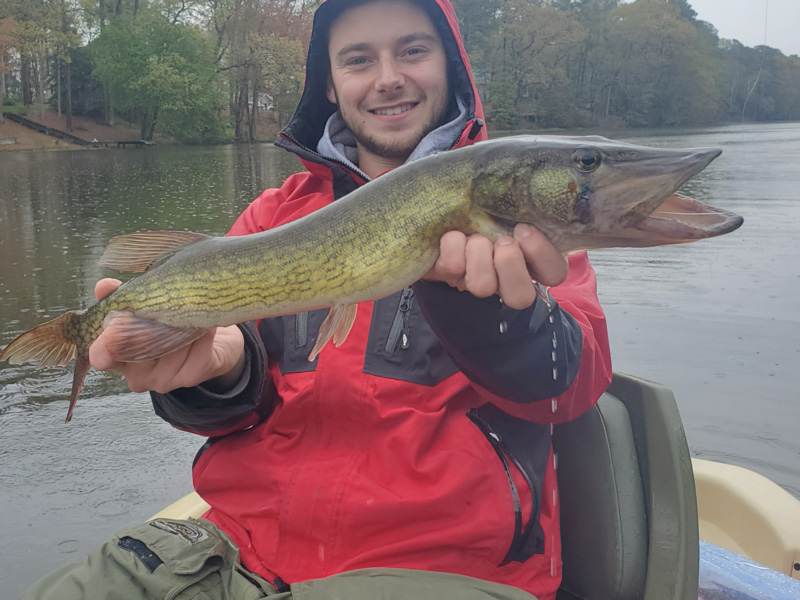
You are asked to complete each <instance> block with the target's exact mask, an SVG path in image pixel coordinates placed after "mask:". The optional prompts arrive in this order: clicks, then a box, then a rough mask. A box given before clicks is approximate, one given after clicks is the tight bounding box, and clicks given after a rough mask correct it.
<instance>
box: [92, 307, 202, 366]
mask: <svg viewBox="0 0 800 600" xmlns="http://www.w3.org/2000/svg"><path fill="white" fill-rule="evenodd" d="M112 319H113V321H114V329H115V335H114V336H112V337H110V338H109V339H107V340H106V346H107V347H108V349H109V350H110V351H111V354H113V355H114V357H115V358H117V359H118V360H121V361H123V362H133V361H137V360H151V359H155V358H159V357H161V356H164V355H165V354H168V353H169V352H172V351H173V350H177V349H178V348H183V347H184V346H187V345H188V344H191V343H192V342H193V341H195V340H196V339H198V338H200V337H202V336H203V335H204V334H205V333H206V331H208V329H198V328H183V327H173V326H172V325H167V324H166V323H161V322H160V321H154V320H153V319H145V318H142V317H139V316H137V315H135V314H133V313H131V312H127V311H112V312H110V313H109V314H108V316H107V317H106V321H105V324H106V326H108V324H109V323H110V322H111V320H112Z"/></svg>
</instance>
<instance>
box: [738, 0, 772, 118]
mask: <svg viewBox="0 0 800 600" xmlns="http://www.w3.org/2000/svg"><path fill="white" fill-rule="evenodd" d="M768 18H769V0H764V43H763V44H762V46H761V64H760V65H759V66H758V73H757V74H756V80H755V81H754V82H753V87H751V88H750V91H749V92H748V93H747V97H746V98H745V99H744V104H743V105H742V125H744V111H745V109H746V108H747V101H748V100H750V95H751V94H752V93H753V90H755V89H756V86H757V85H758V80H759V79H760V78H761V69H762V68H763V67H764V55H765V54H766V53H767V23H768Z"/></svg>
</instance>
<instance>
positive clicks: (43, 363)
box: [0, 311, 89, 422]
mask: <svg viewBox="0 0 800 600" xmlns="http://www.w3.org/2000/svg"><path fill="white" fill-rule="evenodd" d="M80 315H81V313H79V312H76V311H69V312H66V313H64V314H63V315H61V316H60V317H58V318H56V319H53V320H52V321H48V322H47V323H42V324H41V325H37V326H36V327H34V328H33V329H31V330H29V331H26V332H25V333H23V334H22V335H20V336H19V337H17V338H16V339H15V340H14V341H12V342H11V343H10V344H9V345H8V346H6V347H5V349H4V350H3V352H2V353H0V360H7V361H8V362H9V363H10V364H12V365H19V364H22V363H26V362H35V363H38V364H37V368H38V369H46V368H48V367H65V366H66V365H68V364H69V363H70V361H71V360H72V359H73V358H75V359H76V361H75V372H74V374H73V376H72V393H71V394H70V398H69V411H68V412H67V421H66V422H69V420H70V419H71V418H72V411H73V410H74V408H75V402H76V401H77V399H78V394H80V393H81V390H82V389H83V380H84V379H85V377H86V373H87V372H88V371H89V347H88V346H87V347H85V348H82V347H79V346H78V344H77V342H78V336H77V335H76V332H77V330H78V327H77V326H78V323H79V322H80Z"/></svg>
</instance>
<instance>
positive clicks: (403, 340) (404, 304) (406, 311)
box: [399, 289, 412, 350]
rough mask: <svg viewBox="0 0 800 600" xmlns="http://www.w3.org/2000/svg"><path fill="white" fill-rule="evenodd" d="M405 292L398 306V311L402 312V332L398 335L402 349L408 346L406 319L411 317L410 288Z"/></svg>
mask: <svg viewBox="0 0 800 600" xmlns="http://www.w3.org/2000/svg"><path fill="white" fill-rule="evenodd" d="M407 292H408V293H405V292H404V293H403V297H402V299H401V300H400V307H399V308H400V312H401V313H402V319H403V329H402V334H401V335H400V348H401V349H402V350H407V349H408V346H409V341H408V333H409V330H408V321H409V319H410V318H411V302H412V296H411V290H410V289H409V290H407Z"/></svg>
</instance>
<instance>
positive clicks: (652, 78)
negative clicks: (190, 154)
mask: <svg viewBox="0 0 800 600" xmlns="http://www.w3.org/2000/svg"><path fill="white" fill-rule="evenodd" d="M318 4H319V1H318V0H0V113H1V109H2V106H3V103H4V102H5V103H6V105H8V104H11V103H14V104H17V105H23V106H27V107H29V108H28V110H29V112H31V113H33V114H35V111H37V110H38V111H43V110H45V107H50V108H52V109H54V110H56V111H58V113H59V114H62V113H63V114H65V115H66V122H67V128H71V118H72V116H73V115H81V116H89V117H93V118H97V119H100V120H102V121H104V122H106V123H109V124H114V122H115V119H117V118H120V117H122V118H124V119H126V120H127V121H130V122H134V123H136V124H138V125H139V126H140V128H141V137H142V138H143V139H147V140H149V139H152V138H153V136H154V135H155V134H156V133H158V134H159V135H161V136H167V137H171V138H173V139H176V140H179V141H185V142H211V141H218V140H230V139H232V140H235V141H236V142H249V141H254V140H255V139H257V137H258V135H259V127H262V128H263V126H264V125H267V126H268V128H269V129H271V131H275V130H276V129H277V128H279V127H280V126H282V125H284V124H285V123H286V121H287V120H288V118H289V117H290V116H291V113H292V110H293V109H294V106H295V104H296V103H297V101H298V100H299V97H300V93H301V91H302V85H303V80H304V63H305V49H306V47H307V44H308V39H309V36H310V30H311V20H312V17H313V11H314V9H315V8H316V6H317V5H318ZM453 4H454V5H455V8H456V12H457V15H458V18H459V26H460V28H461V32H462V35H463V37H464V41H465V44H466V46H467V50H468V53H469V55H470V59H471V63H472V69H473V73H474V75H475V80H476V83H477V85H478V88H479V91H480V93H481V96H482V97H483V99H484V103H485V106H486V113H487V118H488V120H489V121H490V124H491V125H492V126H494V127H495V128H500V129H516V128H576V127H592V126H601V127H624V126H628V127H630V126H633V127H639V126H649V127H663V126H683V125H701V124H709V123H719V122H725V121H730V120H740V119H747V120H753V121H778V120H800V57H798V56H796V55H795V56H788V57H787V56H784V55H783V54H782V53H781V52H780V51H779V50H776V49H774V48H770V47H767V46H759V47H756V48H750V47H747V46H744V45H742V44H741V43H739V42H737V41H735V40H727V39H721V38H720V37H719V36H718V33H717V31H716V30H715V28H714V27H713V25H712V24H710V23H707V22H703V21H700V20H698V19H697V14H696V13H695V11H694V10H693V9H692V7H691V4H690V1H689V0H635V1H634V2H622V1H621V0H453Z"/></svg>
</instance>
